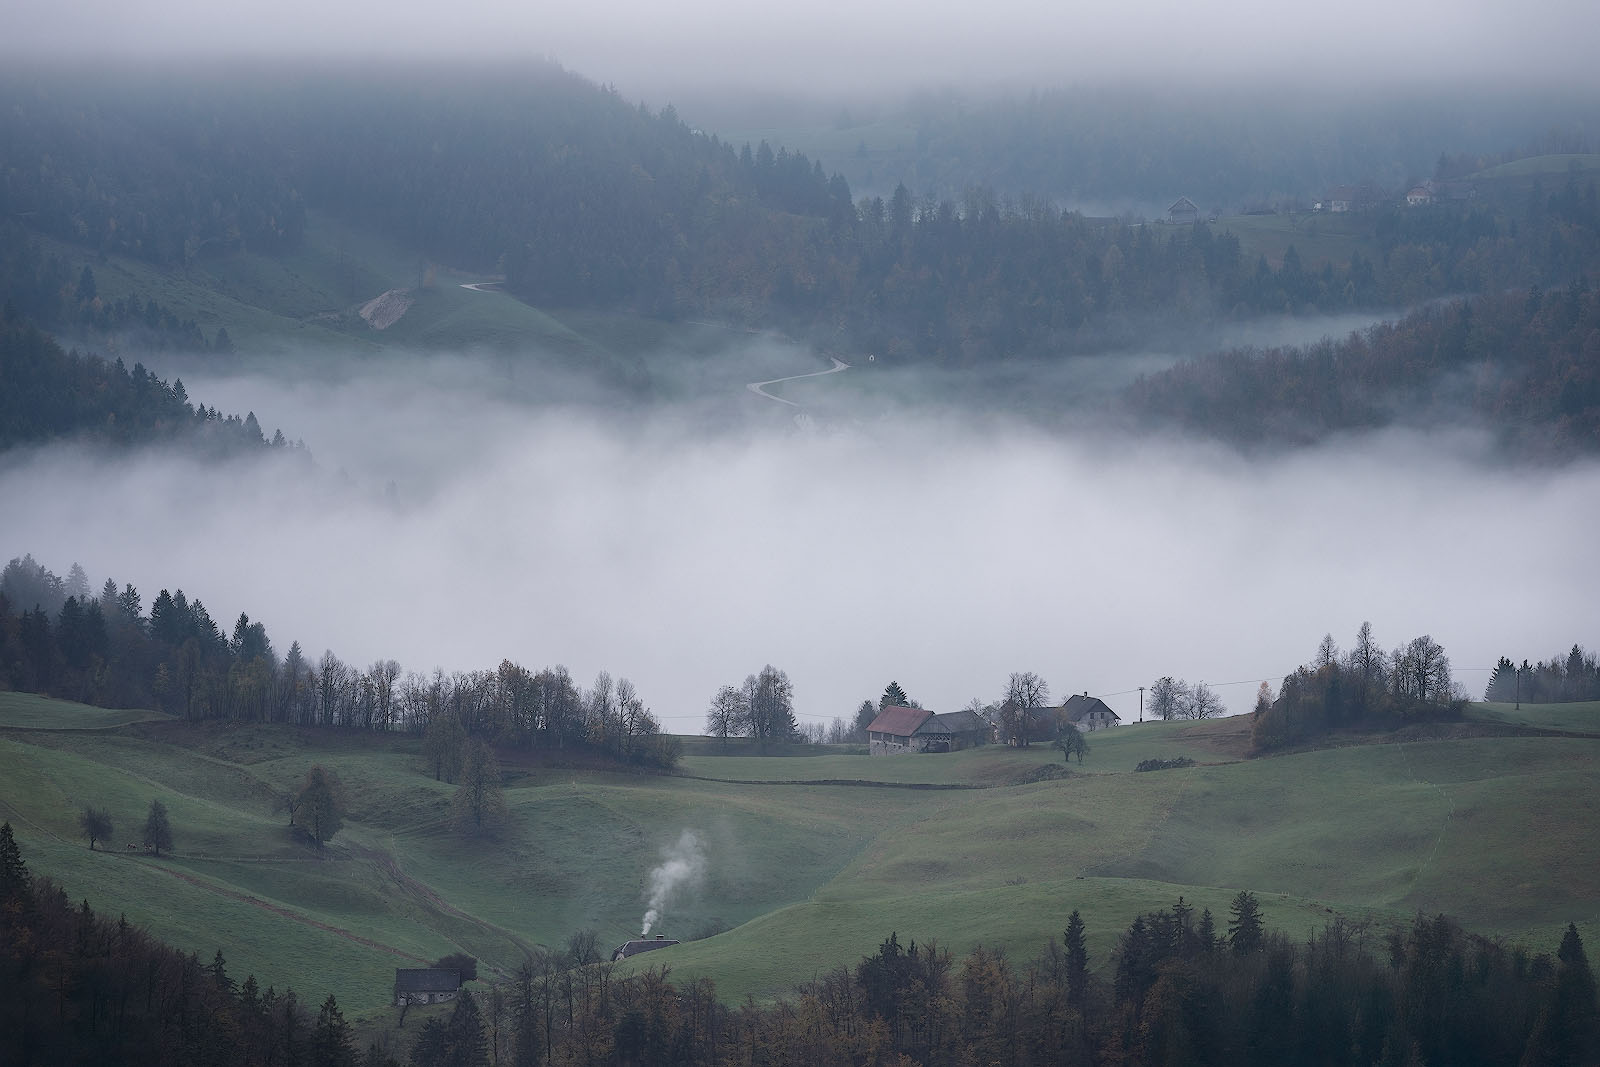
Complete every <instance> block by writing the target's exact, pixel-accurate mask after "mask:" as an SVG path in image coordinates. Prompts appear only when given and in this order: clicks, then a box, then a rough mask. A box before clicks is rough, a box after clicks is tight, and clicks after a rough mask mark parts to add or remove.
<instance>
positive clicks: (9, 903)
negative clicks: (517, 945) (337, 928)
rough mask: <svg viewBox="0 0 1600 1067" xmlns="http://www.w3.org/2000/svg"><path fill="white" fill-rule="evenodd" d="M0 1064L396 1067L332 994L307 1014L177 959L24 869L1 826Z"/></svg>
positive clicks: (253, 986) (123, 921)
mask: <svg viewBox="0 0 1600 1067" xmlns="http://www.w3.org/2000/svg"><path fill="white" fill-rule="evenodd" d="M0 1062H3V1063H7V1064H15V1065H17V1067H34V1065H38V1067H44V1065H46V1064H85V1065H87V1064H113V1063H114V1064H127V1065H129V1067H141V1065H149V1067H157V1065H160V1067H191V1065H192V1067H214V1065H217V1064H224V1063H226V1064H237V1065H239V1067H398V1064H397V1062H396V1061H395V1060H393V1059H392V1058H391V1057H389V1056H387V1055H385V1054H384V1053H383V1052H381V1051H380V1050H379V1049H378V1048H377V1046H376V1045H373V1046H372V1047H370V1048H369V1049H368V1050H367V1053H366V1054H365V1055H364V1056H363V1055H361V1054H360V1053H359V1052H358V1051H357V1050H356V1048H355V1043H354V1037H353V1035H352V1032H351V1028H350V1025H349V1024H348V1023H347V1022H345V1019H344V1013H343V1012H342V1011H341V1010H340V1008H339V1005H338V1002H337V1001H336V1000H335V999H334V998H333V996H332V995H331V994H330V995H329V996H328V998H327V999H326V1000H324V1001H323V1002H322V1006H321V1008H320V1009H319V1010H317V1011H316V1012H315V1013H314V1014H313V1013H312V1011H310V1010H309V1006H308V1005H306V1004H304V1003H302V1002H301V1000H300V999H299V997H298V996H296V994H295V992H294V990H292V989H289V988H285V989H284V990H283V991H282V992H281V993H280V992H279V991H278V990H277V989H276V988H275V987H273V986H268V987H267V988H266V989H265V990H263V989H261V987H260V986H259V985H258V984H257V982H256V979H255V976H254V975H250V976H248V977H246V978H245V980H244V982H243V983H240V982H238V981H237V980H236V979H235V978H234V977H233V976H232V975H230V974H229V973H228V969H227V960H226V959H225V957H224V956H223V953H222V950H221V949H220V948H219V949H218V950H217V953H216V955H215V956H214V957H213V958H212V960H211V961H210V962H209V963H203V962H202V961H201V960H200V957H199V956H198V955H197V954H195V953H185V952H181V951H179V950H177V949H174V948H172V947H170V946H168V945H166V944H163V943H162V942H160V941H158V940H157V939H155V938H154V937H151V936H150V935H149V934H148V933H146V932H145V931H144V930H142V929H140V928H139V927H138V926H135V925H134V924H132V923H130V922H129V921H128V920H127V917H126V916H120V917H118V918H116V919H112V918H110V917H108V916H104V915H99V914H97V913H96V912H95V911H94V909H93V908H92V907H90V905H89V902H88V900H84V901H83V902H82V903H80V904H78V905H76V906H74V905H73V903H72V902H71V900H70V899H69V898H68V896H67V892H66V890H65V889H64V888H62V887H61V886H60V885H58V884H56V883H55V882H53V881H52V880H50V879H48V878H40V877H35V876H33V874H32V873H31V872H30V871H29V870H28V866H27V863H26V862H25V861H24V860H23V857H22V853H21V850H20V849H19V848H18V847H17V843H16V839H15V837H14V836H13V834H12V830H11V824H10V823H9V822H8V823H4V824H0Z"/></svg>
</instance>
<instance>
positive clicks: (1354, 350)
mask: <svg viewBox="0 0 1600 1067" xmlns="http://www.w3.org/2000/svg"><path fill="white" fill-rule="evenodd" d="M1124 404H1125V409H1126V410H1127V411H1128V412H1130V413H1131V414H1133V415H1135V416H1136V417H1138V418H1140V419H1148V420H1158V421H1161V422H1165V423H1169V424H1172V425H1176V426H1179V427H1181V428H1184V429H1186V430H1191V431H1195V432H1199V433H1203V434H1207V435H1212V436H1216V437H1219V438H1222V439H1224V440H1227V441H1231V442H1234V443H1236V444H1238V445H1240V446H1243V447H1260V446H1281V445H1285V444H1290V445H1298V444H1309V443H1312V442H1315V441H1319V440H1322V439H1323V438H1325V437H1327V436H1328V435H1330V434H1334V433H1337V432H1340V431H1350V430H1364V429H1372V428H1377V427H1382V426H1387V425H1391V424H1393V423H1396V422H1401V423H1409V424H1422V425H1428V424H1430V423H1436V424H1449V423H1452V422H1455V421H1458V420H1459V419H1460V418H1461V416H1462V415H1463V414H1464V413H1470V414H1471V415H1473V416H1476V417H1477V419H1478V420H1480V421H1481V422H1482V423H1483V424H1484V425H1486V426H1487V427H1488V428H1489V429H1490V430H1492V431H1493V432H1494V433H1495V434H1496V435H1497V436H1498V438H1499V439H1500V441H1501V442H1502V443H1503V444H1504V445H1505V446H1506V447H1508V448H1509V449H1511V450H1512V451H1514V452H1517V453H1520V454H1523V455H1530V456H1555V457H1562V456H1567V455H1572V454H1578V453H1584V452H1592V451H1594V450H1595V449H1596V448H1600V292H1597V291H1596V290H1594V289H1593V288H1591V287H1590V286H1589V284H1588V282H1587V281H1586V280H1584V279H1579V280H1577V281H1574V282H1573V283H1572V284H1570V285H1567V286H1565V287H1564V288H1561V289H1558V290H1552V291H1548V292H1546V291H1544V290H1541V289H1538V288H1533V289H1527V290H1523V291H1520V292H1508V293H1495V294H1491V295H1485V296H1480V297H1476V298H1474V299H1471V300H1460V301H1455V302H1452V303H1450V304H1447V305H1444V306H1438V307H1428V308H1423V309H1420V310H1418V311H1414V312H1412V313H1411V314H1409V315H1407V316H1405V317H1404V318H1402V319H1400V320H1398V321H1396V322H1387V323H1380V324H1378V325H1376V326H1373V327H1371V328H1369V329H1366V330H1363V331H1360V332H1357V333H1353V334H1351V335H1350V336H1349V337H1347V338H1345V339H1344V340H1340V341H1333V340H1325V341H1321V342H1318V343H1317V344H1313V345H1307V346H1301V347H1289V348H1271V349H1265V350H1262V349H1255V348H1240V349H1232V350H1229V351H1226V352H1220V353H1216V354H1214V355H1210V356H1206V357H1204V358H1201V359H1195V360H1189V361H1186V362H1183V363H1180V364H1178V365H1176V366H1174V367H1172V368H1171V369H1169V370H1167V371H1164V372H1162V373H1160V374H1156V375H1152V376H1149V377H1145V378H1141V379H1140V380H1139V381H1138V382H1137V383H1135V384H1134V385H1133V386H1132V387H1130V388H1129V389H1128V390H1127V392H1126V393H1125V394H1124Z"/></svg>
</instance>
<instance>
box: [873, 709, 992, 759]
mask: <svg viewBox="0 0 1600 1067" xmlns="http://www.w3.org/2000/svg"><path fill="white" fill-rule="evenodd" d="M989 730H990V728H989V723H988V722H987V721H986V720H985V719H984V718H983V716H981V715H979V714H977V713H976V712H972V711H952V712H947V713H945V714H943V715H935V714H934V713H933V712H931V711H929V710H928V709H926V708H903V707H899V706H898V705H891V706H889V707H887V708H884V709H883V710H882V711H880V712H878V717H877V718H876V719H873V720H872V722H871V723H870V724H869V725H868V726H867V751H868V752H869V753H871V754H872V755H874V756H895V755H899V754H901V753H904V752H955V751H958V750H960V749H963V748H971V747H973V746H974V745H982V744H987V743H988V741H989Z"/></svg>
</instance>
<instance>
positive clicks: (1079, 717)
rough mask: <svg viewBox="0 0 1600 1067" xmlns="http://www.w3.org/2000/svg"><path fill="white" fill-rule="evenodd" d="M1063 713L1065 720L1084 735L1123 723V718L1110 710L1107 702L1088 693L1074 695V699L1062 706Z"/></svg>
mask: <svg viewBox="0 0 1600 1067" xmlns="http://www.w3.org/2000/svg"><path fill="white" fill-rule="evenodd" d="M1061 712H1062V718H1063V719H1065V720H1066V721H1067V722H1070V723H1071V724H1072V725H1074V726H1076V727H1077V728H1078V729H1079V730H1080V731H1082V732H1083V733H1089V732H1091V731H1093V730H1104V729H1105V728H1106V727H1108V726H1115V725H1117V723H1119V722H1121V721H1122V716H1120V715H1118V714H1117V713H1116V712H1114V711H1112V710H1111V709H1110V708H1108V707H1107V706H1106V702H1105V701H1103V700H1101V699H1100V698H1099V697H1092V696H1090V695H1089V694H1088V693H1083V694H1081V695H1080V694H1077V693H1074V694H1073V696H1072V699H1070V700H1068V701H1067V702H1066V703H1065V704H1063V705H1061Z"/></svg>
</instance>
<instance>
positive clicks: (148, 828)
mask: <svg viewBox="0 0 1600 1067" xmlns="http://www.w3.org/2000/svg"><path fill="white" fill-rule="evenodd" d="M144 846H145V847H146V848H151V849H154V850H155V853H156V855H157V856H159V855H161V850H162V849H166V850H167V851H169V852H170V851H172V824H171V823H170V822H168V821H167V806H166V805H165V804H163V803H161V801H159V800H152V801H151V802H150V814H149V815H147V816H145V820H144Z"/></svg>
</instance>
